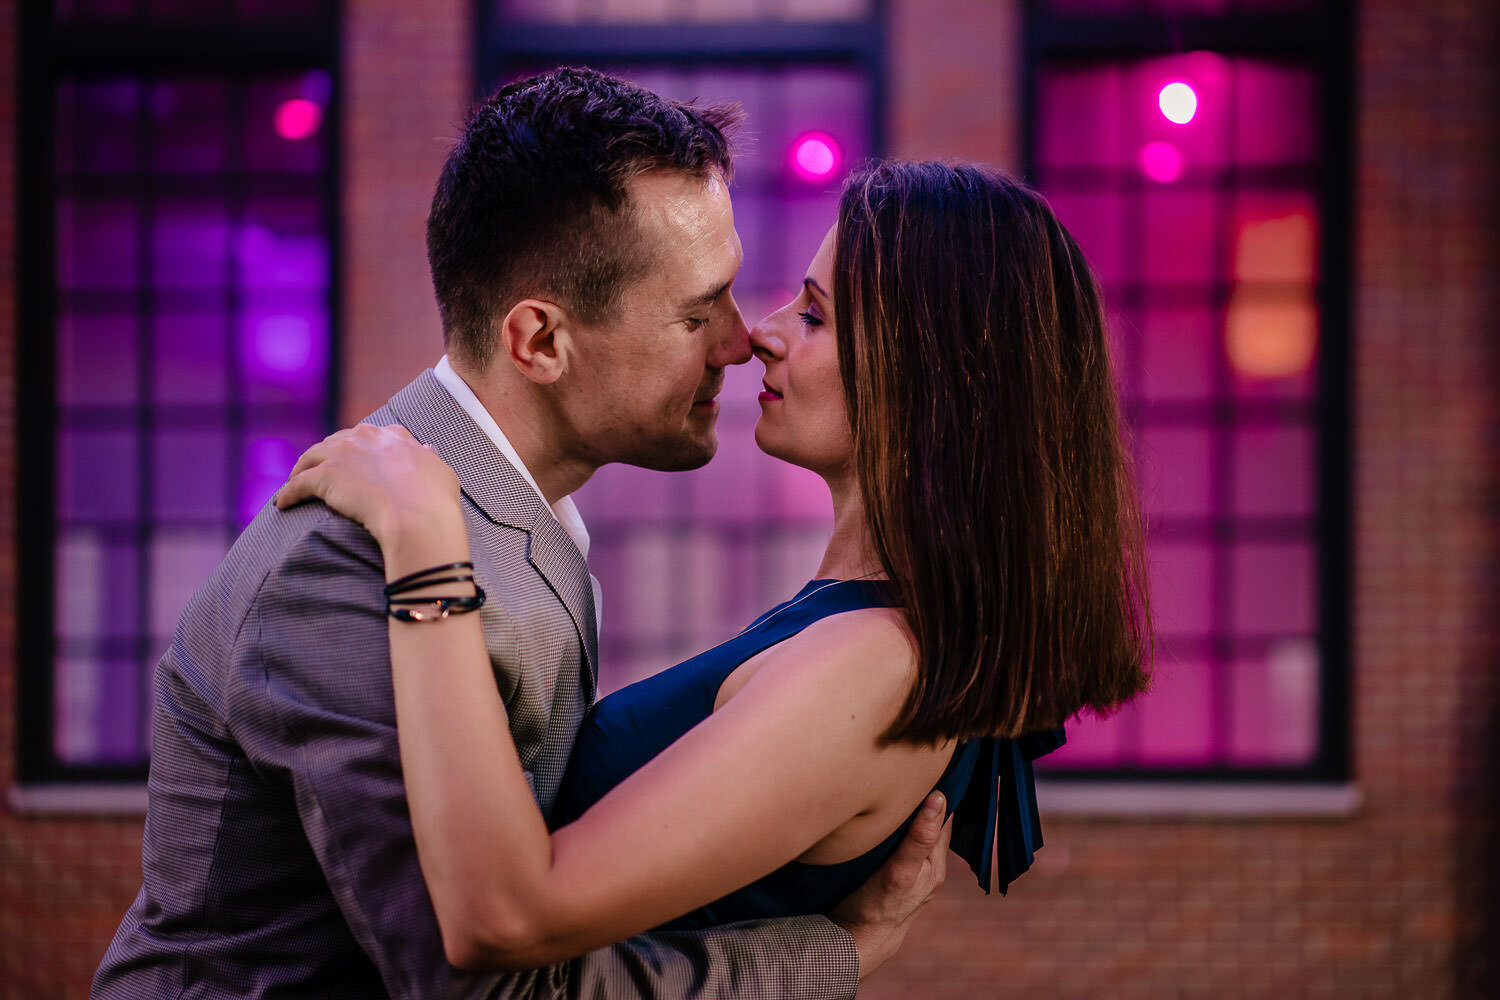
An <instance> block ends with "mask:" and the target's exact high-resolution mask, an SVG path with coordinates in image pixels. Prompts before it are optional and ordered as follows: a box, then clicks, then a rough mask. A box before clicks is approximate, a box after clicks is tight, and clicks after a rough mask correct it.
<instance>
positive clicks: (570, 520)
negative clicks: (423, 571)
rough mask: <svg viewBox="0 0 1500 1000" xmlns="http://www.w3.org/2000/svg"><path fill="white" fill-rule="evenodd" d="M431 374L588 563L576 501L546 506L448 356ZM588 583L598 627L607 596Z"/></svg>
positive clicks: (596, 580) (592, 578)
mask: <svg viewBox="0 0 1500 1000" xmlns="http://www.w3.org/2000/svg"><path fill="white" fill-rule="evenodd" d="M432 373H433V374H434V375H436V376H437V380H438V381H439V382H441V383H442V386H443V388H444V389H447V390H448V394H449V395H451V396H452V397H453V399H454V401H455V402H457V403H458V405H459V406H461V407H463V410H464V412H465V413H467V414H468V415H469V417H470V419H472V420H473V421H474V422H475V423H476V424H478V425H479V429H480V430H482V431H484V433H485V435H486V436H487V437H488V438H489V439H490V440H491V441H493V442H494V443H495V447H496V448H499V449H500V454H502V455H504V456H505V459H506V461H508V462H510V464H511V465H513V466H515V468H516V471H517V472H519V473H520V474H521V478H522V479H525V480H526V481H527V482H528V483H530V484H531V488H532V489H534V490H536V495H537V496H538V497H540V498H541V501H542V506H543V507H546V508H547V509H548V510H550V511H552V516H553V517H555V518H557V523H558V524H560V525H562V529H563V530H564V531H566V532H567V533H568V535H569V537H571V538H572V539H573V543H574V544H575V545H577V546H578V551H579V552H580V553H582V554H583V558H584V561H585V562H587V561H588V558H589V529H588V528H587V527H586V526H585V525H584V523H583V515H581V514H579V513H578V505H577V504H575V503H574V502H573V498H572V497H571V496H565V497H560V498H559V499H558V501H557V503H554V504H549V503H547V497H546V495H545V494H543V493H542V488H541V487H540V486H538V485H537V484H536V479H534V478H533V477H532V475H531V470H530V469H528V468H526V463H525V462H523V461H521V456H520V455H519V454H517V453H516V449H515V446H514V445H512V444H511V443H510V438H508V437H506V436H505V432H504V431H502V430H501V429H500V425H499V424H497V423H496V422H495V418H494V417H493V416H492V415H491V414H490V411H489V410H487V409H485V408H484V404H483V403H481V402H480V401H479V397H478V396H476V395H474V390H473V389H470V388H469V384H468V383H467V382H465V381H464V380H463V376H461V375H459V374H458V372H456V371H454V370H453V366H452V365H451V364H449V363H448V355H446V354H444V355H443V358H442V360H441V361H439V362H438V363H437V364H436V365H434V366H433V367H432ZM589 581H590V582H591V583H592V584H593V589H594V620H595V623H596V624H597V622H598V621H600V620H602V619H603V617H604V593H603V591H602V590H601V588H600V586H599V578H598V577H596V576H594V575H593V574H592V573H590V574H589Z"/></svg>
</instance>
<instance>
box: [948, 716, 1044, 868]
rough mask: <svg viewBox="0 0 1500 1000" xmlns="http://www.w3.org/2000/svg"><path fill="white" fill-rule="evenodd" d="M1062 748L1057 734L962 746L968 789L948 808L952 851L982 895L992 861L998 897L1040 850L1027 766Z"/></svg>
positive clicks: (986, 740) (1039, 828)
mask: <svg viewBox="0 0 1500 1000" xmlns="http://www.w3.org/2000/svg"><path fill="white" fill-rule="evenodd" d="M1065 742H1067V737H1066V736H1065V735H1064V733H1063V731H1062V729H1061V728H1057V729H1044V730H1040V731H1038V732H1035V733H1027V734H1026V735H1024V736H1020V737H1017V738H1015V739H999V738H989V737H987V738H984V739H978V740H970V741H969V742H967V743H966V744H964V747H963V750H962V751H961V754H962V756H961V758H960V761H959V767H960V769H967V770H968V775H967V783H968V787H967V789H966V790H965V791H964V793H963V795H962V797H961V798H960V799H959V802H958V804H957V805H956V806H954V808H953V840H952V848H953V850H954V851H955V852H956V853H957V854H958V856H959V857H961V858H963V859H964V860H965V861H966V862H968V865H969V869H970V870H971V871H973V873H974V875H975V876H976V877H977V878H978V879H979V887H980V888H981V889H983V890H984V891H985V892H986V893H988V892H989V891H990V882H991V876H992V874H993V870H994V859H995V858H996V857H998V858H999V861H1000V883H999V887H1000V894H1001V895H1002V896H1003V895H1005V890H1006V888H1007V887H1008V886H1009V885H1010V883H1011V882H1014V881H1015V880H1016V879H1017V878H1019V877H1020V876H1021V875H1022V873H1024V872H1025V871H1026V869H1028V868H1030V867H1031V863H1032V861H1033V860H1035V858H1036V849H1037V848H1038V847H1041V846H1042V822H1041V817H1040V815H1039V814H1038V813H1037V806H1036V774H1035V771H1034V770H1033V768H1032V763H1031V762H1032V761H1034V760H1036V759H1037V758H1038V757H1043V756H1046V755H1047V754H1049V753H1051V752H1052V751H1054V750H1056V749H1057V748H1058V747H1060V746H1062V745H1063V744H1064V743H1065ZM986 770H987V771H988V774H986V773H985V771H986ZM959 780H960V782H962V781H963V780H964V777H963V776H960V778H959ZM997 847H998V851H997Z"/></svg>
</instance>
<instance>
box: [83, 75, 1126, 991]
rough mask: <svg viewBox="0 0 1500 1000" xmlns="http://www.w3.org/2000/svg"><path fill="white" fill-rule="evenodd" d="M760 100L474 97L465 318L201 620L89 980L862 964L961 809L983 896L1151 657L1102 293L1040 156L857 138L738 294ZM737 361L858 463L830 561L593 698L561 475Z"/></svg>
mask: <svg viewBox="0 0 1500 1000" xmlns="http://www.w3.org/2000/svg"><path fill="white" fill-rule="evenodd" d="M736 125H737V114H736V113H735V112H734V111H732V110H731V109H727V108H723V107H696V106H693V105H691V104H684V103H680V102H676V101H671V100H667V99H664V98H662V97H660V96H658V95H655V94H652V93H651V92H649V91H646V90H643V89H641V88H638V87H636V86H634V85H631V84H629V83H626V82H624V81H621V80H618V79H615V78H612V77H609V76H605V75H603V74H599V73H595V72H592V71H588V70H558V71H555V72H552V73H548V74H544V75H542V76H539V77H535V78H532V79H529V80H525V81H522V82H520V83H517V84H513V85H511V86H508V87H506V88H504V89H502V90H501V91H499V92H498V93H497V94H496V95H495V96H494V97H492V98H491V99H490V100H488V101H487V102H485V103H484V104H483V105H482V106H481V107H479V109H478V110H477V111H476V112H475V113H474V115H473V116H472V117H471V119H470V120H469V122H468V123H467V126H466V128H465V131H464V134H463V136H462V137H461V138H460V140H459V142H458V143H457V145H456V147H455V148H454V150H453V152H452V153H451V155H450V156H449V158H448V161H447V164H446V166H445V168H444V171H443V174H442V177H441V179H440V180H439V182H438V186H437V192H436V195H435V197H434V199H433V204H432V210H431V214H430V216H429V218H428V228H427V242H428V257H429V261H430V264H431V270H432V278H433V284H434V288H435V290H436V294H437V299H438V304H439V307H440V310H441V313H442V320H443V331H444V339H445V343H446V345H447V354H446V356H445V357H444V358H443V359H442V361H440V362H439V364H438V365H437V366H436V367H435V368H434V369H433V370H430V371H427V372H424V373H423V374H422V375H420V376H418V377H417V379H416V380H415V381H413V382H412V383H411V384H410V385H409V386H407V387H406V388H405V389H403V390H402V391H401V392H399V393H397V394H396V395H395V396H394V397H392V399H391V400H390V401H389V403H388V404H387V405H386V406H385V407H384V408H382V409H381V410H379V411H378V412H376V413H375V414H373V415H372V416H371V417H370V418H369V419H368V420H367V421H366V423H365V424H364V425H362V426H360V427H358V428H355V429H353V430H347V431H341V432H339V433H337V434H335V435H333V436H332V437H330V438H328V439H327V440H325V441H324V442H322V443H320V444H318V445H315V446H314V447H312V448H311V449H309V450H308V451H307V452H306V453H305V454H304V455H303V456H302V458H301V459H300V460H299V462H298V464H297V467H296V468H295V469H294V470H293V472H292V475H291V477H290V479H289V481H288V483H287V484H286V485H285V486H284V487H283V488H282V490H281V491H280V492H279V494H278V496H277V498H276V502H275V503H274V504H270V505H267V507H266V509H265V510H263V511H262V512H261V513H260V515H259V516H258V517H257V518H256V519H255V521H254V522H252V524H251V525H250V526H249V527H248V528H247V529H246V530H245V532H244V534H243V535H242V536H241V537H240V539H239V540H238V541H237V542H236V544H235V546H234V547H233V548H232V549H231V550H230V552H229V554H228V556H226V558H225V560H224V562H223V563H222V564H221V566H220V567H219V569H218V570H217V571H216V572H215V573H214V575H213V576H212V577H211V578H210V579H209V580H208V582H207V583H206V584H205V585H204V586H203V588H202V589H201V590H200V591H199V592H198V593H197V595H196V596H195V597H194V598H193V600H192V602H191V603H190V604H189V605H188V607H187V609H186V610H185V611H184V613H183V616H182V619H181V620H180V622H179V625H178V629H177V632H176V636H175V638H174V639H173V642H172V645H171V647H170V649H169V650H168V652H167V654H166V655H165V656H164V658H163V659H162V661H161V664H160V665H159V667H158V669H157V673H156V681H155V715H154V720H153V721H154V736H153V746H152V758H151V775H150V782H149V795H150V799H149V808H148V813H147V818H146V832H145V842H144V849H143V886H142V888H141V891H140V894H139V895H138V896H137V898H136V900H135V903H134V904H133V905H132V907H131V908H130V911H129V912H128V913H127V914H126V916H125V918H124V920H123V921H122V923H121V925H120V928H119V930H118V932H117V933H116V935H115V939H114V941H113V943H112V944H111V945H110V947H109V950H108V952H107V953H106V954H105V957H104V960H103V963H102V964H101V966H100V969H99V971H98V973H97V975H96V978H95V982H94V990H93V995H94V996H96V997H101V998H102V997H130V998H140V997H165V996H170V997H318V998H335V997H362V998H363V997H379V996H392V997H412V998H418V997H480V996H484V997H509V996H518V997H519V996H526V997H532V996H548V997H551V996H595V997H616V996H647V997H653V996H654V997H703V998H709V997H848V996H852V995H853V994H854V993H855V991H856V989H857V987H858V983H859V980H860V979H861V978H863V977H864V976H866V975H868V974H869V973H870V972H871V971H873V970H874V969H875V968H877V967H878V966H879V965H880V963H881V962H883V961H884V960H885V959H886V958H888V957H889V956H890V955H891V954H892V953H894V951H895V949H896V948H897V947H898V946H899V945H900V943H901V941H902V939H903V937H904V935H905V933H906V930H907V928H908V927H909V925H910V921H911V919H912V917H913V915H914V914H915V912H916V911H917V910H918V909H919V908H920V907H921V905H922V904H923V903H924V902H925V901H926V900H927V899H928V898H930V896H931V895H932V893H933V892H935V891H936V888H937V885H938V884H939V883H940V882H941V881H942V879H943V876H944V870H945V858H946V853H947V850H948V847H949V840H950V837H951V846H952V849H953V850H954V851H955V852H957V853H958V854H959V855H960V856H961V857H962V858H963V859H964V860H965V861H966V862H967V863H968V865H969V866H970V867H971V868H972V870H973V872H974V874H975V875H976V876H977V877H978V879H979V881H980V884H981V886H983V887H984V888H985V889H986V891H988V889H989V886H990V885H991V884H992V882H994V881H998V884H999V885H1000V888H1001V889H1002V891H1003V890H1004V888H1005V885H1006V884H1007V883H1008V882H1009V881H1010V880H1012V879H1014V878H1015V877H1017V876H1018V875H1020V874H1021V873H1022V872H1023V871H1025V869H1026V868H1027V867H1028V866H1029V864H1030V862H1031V859H1032V855H1033V852H1034V850H1035V848H1036V847H1037V846H1038V845H1039V844H1040V842H1041V837H1040V830H1039V825H1038V819H1037V813H1036V799H1035V792H1034V789H1033V786H1032V767H1031V761H1032V759H1034V758H1035V757H1037V756H1039V755H1041V754H1043V753H1046V752H1048V751H1049V750H1051V749H1053V748H1055V747H1056V746H1057V745H1059V743H1060V741H1061V730H1060V729H1059V728H1058V727H1060V726H1061V724H1062V722H1063V720H1064V719H1066V718H1067V717H1068V716H1070V715H1072V714H1073V713H1075V712H1077V711H1079V710H1080V709H1083V708H1090V709H1093V710H1095V711H1107V710H1109V709H1111V708H1113V707H1114V706H1116V705H1118V704H1120V703H1122V702H1123V701H1125V700H1126V699H1128V698H1130V697H1132V696H1133V695H1134V694H1135V693H1137V692H1138V691H1140V690H1141V689H1142V688H1143V686H1144V684H1145V680H1146V676H1145V673H1144V669H1143V663H1144V660H1145V657H1146V655H1147V652H1148V650H1149V620H1148V614H1147V610H1146V597H1145V589H1144V582H1143V577H1142V571H1141V555H1142V553H1141V535H1140V525H1139V518H1138V515H1137V512H1136V507H1135V501H1134V497H1133V488H1132V485H1131V478H1130V472H1129V469H1128V465H1127V462H1126V459H1125V456H1124V451H1123V447H1122V443H1121V437H1120V426H1119V414H1118V407H1117V404H1116V402H1115V396H1114V390H1113V386H1112V381H1111V372H1110V368H1109V361H1108V354H1107V347H1106V332H1105V327H1104V312H1103V308H1102V305H1101V302H1100V298H1099V293H1098V290H1097V285H1096V283H1095V281H1094V279H1093V277H1092V275H1091V273H1090V270H1089V267H1088V264H1087V262H1086V261H1085V260H1084V258H1083V255H1082V253H1081V252H1080V250H1079V248H1078V245H1077V243H1076V242H1075V241H1074V240H1073V239H1072V237H1071V236H1070V235H1069V234H1068V233H1067V231H1066V230H1065V229H1064V228H1063V227H1062V226H1061V224H1060V223H1059V222H1058V221H1057V219H1056V218H1055V217H1054V216H1053V214H1052V212H1051V211H1050V209H1049V208H1048V207H1047V206H1046V204H1045V203H1044V202H1043V201H1042V200H1041V199H1040V198H1039V197H1038V196H1037V195H1035V194H1034V193H1032V192H1030V191H1029V190H1027V189H1026V188H1024V187H1022V186H1020V185H1018V184H1016V183H1015V182H1013V181H1010V180H1008V179H1006V178H1004V177H1003V176H1001V175H999V174H996V173H994V172H992V171H989V170H987V169H985V168H980V167H976V166H967V165H946V164H938V163H877V164H873V165H869V166H866V167H863V168H861V169H860V170H858V171H856V172H855V173H854V174H853V175H852V176H851V177H850V178H849V179H848V180H847V182H846V183H845V186H844V190H843V194H842V197H841V199H840V205H839V212H838V217H837V219H835V220H830V221H831V222H832V226H831V228H830V229H829V231H828V235H827V236H826V237H825V239H824V241H823V244H822V246H821V247H820V248H819V249H818V252H817V254H816V255H815V256H814V257H813V259H812V261H811V263H810V264H809V266H808V269H807V273H806V275H805V276H804V277H803V280H802V282H801V290H800V291H799V292H798V294H797V296H796V298H794V299H793V301H792V302H790V303H788V304H787V305H785V306H784V307H782V308H781V309H780V310H779V311H778V312H776V313H774V314H772V315H771V316H769V317H766V318H765V319H763V320H761V321H760V322H759V323H758V324H756V326H755V327H754V328H753V329H747V327H746V324H745V321H744V319H743V317H742V316H741V315H740V312H739V309H738V307H737V306H736V304H735V300H734V295H733V283H734V278H735V274H736V272H737V271H738V269H739V266H740V259H741V249H740V243H739V238H738V236H737V235H736V233H735V229H734V219H733V213H732V207H731V204H730V198H729V192H728V187H727V185H728V184H729V181H730V179H731V172H732V162H731V157H730V139H731V137H732V132H733V130H734V128H735V127H736ZM752 356H753V357H754V358H756V359H757V360H758V361H759V362H760V363H761V364H763V365H764V366H765V378H764V387H765V391H764V392H763V393H762V394H761V397H760V401H761V417H760V420H759V422H758V423H757V425H756V430H755V437H756V442H757V443H758V444H759V445H760V447H761V448H762V449H763V450H764V451H766V452H767V453H768V454H770V455H773V456H775V457H777V458H780V459H783V460H785V461H788V462H793V463H795V464H797V465H799V466H803V467H805V468H808V469H811V470H813V471H814V472H817V473H818V474H819V475H821V476H822V477H823V479H824V480H825V481H826V482H827V485H828V488H829V492H830V494H831V497H832V503H833V512H834V528H833V534H832V536H831V538H830V541H829V543H828V548H827V550H826V552H825V553H824V556H823V560H822V563H821V565H820V566H819V567H818V571H817V575H816V578H815V579H814V580H812V581H811V582H809V583H808V585H807V586H806V587H804V588H803V589H802V590H801V591H800V592H799V593H797V594H793V595H787V600H786V601H785V602H783V603H782V604H779V605H777V606H776V607H775V608H772V609H770V610H768V611H767V612H766V613H765V614H763V615H762V616H761V617H760V618H758V619H757V620H756V621H754V622H752V623H750V624H749V625H748V626H747V627H746V628H745V629H744V630H743V631H742V632H740V633H739V634H738V635H735V636H732V637H728V638H726V641H724V642H723V643H722V644H720V645H719V646H716V647H714V648H713V649H711V650H708V651H707V652H705V653H702V654H700V655H699V656H696V657H694V658H692V659H690V660H688V661H686V662H685V663H682V664H679V665H677V666H675V667H671V668H669V669H667V670H664V671H662V672H661V673H659V674H657V675H655V676H653V677H651V678H649V679H647V680H645V681H642V682H640V683H638V684H635V685H632V686H630V687H627V688H625V689H622V690H621V691H619V692H616V693H615V694H613V695H611V696H609V697H607V698H605V699H603V700H602V701H600V702H599V703H598V704H594V703H593V697H594V686H595V678H596V676H597V669H598V663H597V638H596V622H595V615H596V608H597V605H598V595H597V593H596V590H595V584H594V583H593V581H592V579H591V577H590V575H589V572H588V565H587V561H586V557H587V552H588V535H587V532H586V530H585V529H584V526H583V524H582V521H581V519H580V518H579V516H578V512H577V510H576V508H575V507H574V506H573V504H572V502H571V501H570V500H569V499H568V495H569V494H570V493H572V492H573V491H575V490H576V489H578V488H579V487H580V486H582V485H583V484H584V483H585V482H586V481H587V480H588V478H589V477H590V476H591V475H592V474H593V472H594V471H595V470H596V469H598V468H599V467H600V466H602V465H605V464H607V463H610V462H626V463H630V464H634V465H639V466H644V467H647V468H652V469H662V470H678V469H690V468H696V467H699V466H701V465H703V464H704V463H705V462H707V461H708V460H709V459H710V458H711V457H712V456H713V454H714V450H715V445H716V438H715V432H714V425H715V419H716V417H717V413H718V406H719V404H718V399H717V397H718V394H719V390H720V388H721V386H722V384H723V371H724V368H725V367H726V366H728V365H732V364H742V363H745V362H747V361H749V360H750V359H751V357H752ZM310 500H315V501H321V502H304V501H310ZM945 820H946V822H945Z"/></svg>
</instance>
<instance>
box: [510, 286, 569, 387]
mask: <svg viewBox="0 0 1500 1000" xmlns="http://www.w3.org/2000/svg"><path fill="white" fill-rule="evenodd" d="M572 322H573V320H572V317H571V315H570V314H569V313H568V311H567V310H566V309H564V308H563V307H562V306H560V305H558V304H557V303H555V302H548V301H546V300H545V299H522V300H521V301H520V302H517V303H516V304H515V305H514V306H512V307H511V310H510V312H508V313H506V314H505V318H504V319H502V320H501V321H500V346H501V348H502V349H503V350H504V351H505V354H506V356H507V357H508V358H509V359H510V363H511V364H513V365H515V366H516V370H517V371H519V372H520V373H521V374H522V375H525V376H526V377H527V378H529V379H531V381H533V382H535V383H537V384H538V385H551V384H552V383H553V382H556V381H557V380H558V379H559V378H560V377H562V375H563V373H564V372H566V371H567V370H568V364H569V362H570V361H571V360H572V351H573V337H572Z"/></svg>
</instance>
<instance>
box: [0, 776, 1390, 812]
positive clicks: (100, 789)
mask: <svg viewBox="0 0 1500 1000" xmlns="http://www.w3.org/2000/svg"><path fill="white" fill-rule="evenodd" d="M7 798H8V801H9V804H10V808H11V810H12V811H13V812H17V813H22V814H30V815H44V816H144V815H145V814H146V786H145V785H67V784H58V785H23V786H17V787H15V788H12V789H10V793H9V795H8V796H7ZM1037 801H1038V804H1039V806H1040V807H1041V811H1042V813H1043V814H1045V815H1047V816H1058V817H1077V818H1082V819H1147V818H1161V819H1224V820H1232V819H1268V820H1269V819H1330V820H1336V819H1347V818H1349V817H1351V816H1353V815H1355V814H1356V813H1358V812H1359V809H1360V807H1361V806H1362V805H1363V803H1364V795H1363V794H1362V793H1361V792H1360V789H1359V787H1358V786H1357V785H1260V784H1238V783H1232V784H1231V783H1225V784H1212V785H1204V784H1190V783H1156V782H1126V781H1097V782H1075V781H1046V780H1041V781H1038V782H1037Z"/></svg>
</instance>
